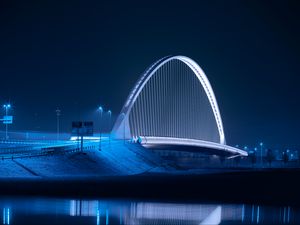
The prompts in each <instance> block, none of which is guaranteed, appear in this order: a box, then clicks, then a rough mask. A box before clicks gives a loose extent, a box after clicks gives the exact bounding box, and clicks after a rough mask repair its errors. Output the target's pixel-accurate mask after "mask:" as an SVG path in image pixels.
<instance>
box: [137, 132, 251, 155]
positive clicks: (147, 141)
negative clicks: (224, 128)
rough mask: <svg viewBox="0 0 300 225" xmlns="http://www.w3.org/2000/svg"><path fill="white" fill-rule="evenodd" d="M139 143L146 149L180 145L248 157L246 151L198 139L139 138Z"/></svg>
mask: <svg viewBox="0 0 300 225" xmlns="http://www.w3.org/2000/svg"><path fill="white" fill-rule="evenodd" d="M139 140H140V143H141V144H142V145H143V146H145V147H147V146H153V145H182V146H195V147H206V148H212V149H216V150H221V151H228V152H230V153H238V154H240V155H242V156H248V153H247V152H246V151H243V150H240V149H238V148H234V147H231V146H228V145H223V144H219V143H214V142H209V141H202V140H198V139H187V138H173V137H149V136H140V137H139Z"/></svg>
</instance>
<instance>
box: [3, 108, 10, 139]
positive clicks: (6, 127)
mask: <svg viewBox="0 0 300 225" xmlns="http://www.w3.org/2000/svg"><path fill="white" fill-rule="evenodd" d="M3 108H4V109H5V116H6V117H7V115H8V110H9V109H10V108H11V105H10V104H9V103H8V104H4V105H3ZM7 132H8V124H7V123H5V140H7V139H8V136H7Z"/></svg>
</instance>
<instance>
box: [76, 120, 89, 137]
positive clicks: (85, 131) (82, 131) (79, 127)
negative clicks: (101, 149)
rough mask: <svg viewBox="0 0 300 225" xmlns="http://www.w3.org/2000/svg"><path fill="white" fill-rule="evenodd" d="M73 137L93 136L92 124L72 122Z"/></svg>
mask: <svg viewBox="0 0 300 225" xmlns="http://www.w3.org/2000/svg"><path fill="white" fill-rule="evenodd" d="M72 135H73V136H93V122H91V121H75V122H72Z"/></svg>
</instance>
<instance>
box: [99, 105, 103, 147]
mask: <svg viewBox="0 0 300 225" xmlns="http://www.w3.org/2000/svg"><path fill="white" fill-rule="evenodd" d="M98 112H99V113H100V123H99V132H100V140H99V151H100V150H101V136H102V135H101V125H102V124H101V123H102V114H103V108H102V106H99V108H98Z"/></svg>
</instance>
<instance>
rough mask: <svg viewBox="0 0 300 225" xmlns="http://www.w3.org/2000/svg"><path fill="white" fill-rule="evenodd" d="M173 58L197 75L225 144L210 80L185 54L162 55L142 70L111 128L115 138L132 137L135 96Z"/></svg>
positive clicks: (221, 140) (220, 136)
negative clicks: (131, 115) (131, 114)
mask: <svg viewBox="0 0 300 225" xmlns="http://www.w3.org/2000/svg"><path fill="white" fill-rule="evenodd" d="M174 59H177V60H179V61H181V62H183V63H184V64H186V65H187V66H188V67H189V68H190V69H191V70H192V71H193V73H194V75H195V76H196V77H197V79H198V80H199V82H200V83H201V85H202V87H203V89H204V91H205V93H206V96H207V98H208V100H209V103H210V106H211V109H212V111H213V114H214V118H215V122H216V125H217V128H218V132H219V138H220V140H219V141H220V144H223V145H224V144H226V142H225V135H224V129H223V123H222V118H221V114H220V111H219V107H218V104H217V100H216V97H215V94H214V92H213V89H212V87H211V85H210V82H209V81H208V79H207V77H206V75H205V73H204V72H203V70H202V69H201V68H200V66H199V65H198V64H197V63H196V62H195V61H194V60H192V59H190V58H188V57H186V56H167V57H164V58H162V59H160V60H158V61H156V62H155V63H154V64H152V65H151V66H150V67H149V68H148V69H147V70H146V71H145V72H144V74H143V75H142V76H141V78H140V79H139V80H138V81H137V83H136V85H135V86H134V88H133V89H132V91H131V93H130V95H129V96H128V98H127V101H126V103H125V105H124V107H123V109H122V111H121V114H120V116H119V117H118V119H117V121H116V123H115V126H114V128H113V134H114V136H115V137H116V138H121V139H122V138H125V139H130V138H132V136H131V132H130V128H129V114H130V112H131V109H132V107H133V105H134V103H135V101H136V99H137V97H138V96H139V94H140V93H141V91H142V90H143V88H144V86H145V85H146V84H147V82H148V80H149V79H150V78H151V77H152V76H153V75H154V74H155V72H156V71H157V70H158V69H159V68H161V67H162V66H163V65H165V64H166V63H167V62H169V61H171V60H174Z"/></svg>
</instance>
